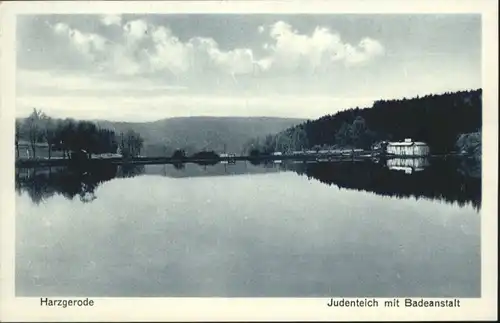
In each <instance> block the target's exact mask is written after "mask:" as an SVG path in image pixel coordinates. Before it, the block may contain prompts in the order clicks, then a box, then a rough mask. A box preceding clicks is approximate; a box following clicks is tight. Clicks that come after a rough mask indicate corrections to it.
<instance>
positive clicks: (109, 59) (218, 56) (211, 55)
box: [53, 16, 384, 77]
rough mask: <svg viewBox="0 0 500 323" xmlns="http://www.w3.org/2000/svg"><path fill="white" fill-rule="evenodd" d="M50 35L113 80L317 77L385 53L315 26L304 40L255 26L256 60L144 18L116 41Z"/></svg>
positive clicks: (373, 43)
mask: <svg viewBox="0 0 500 323" xmlns="http://www.w3.org/2000/svg"><path fill="white" fill-rule="evenodd" d="M101 22H102V23H103V24H104V25H107V26H110V25H118V26H121V23H122V19H121V17H120V16H103V17H102V18H101ZM53 31H54V33H55V34H57V35H59V36H63V37H65V38H66V39H67V40H68V41H69V42H70V44H71V45H72V46H73V47H74V48H75V49H76V50H77V51H78V52H79V53H80V54H82V55H83V56H84V57H85V58H86V59H87V60H88V61H89V62H91V63H93V64H94V65H95V66H96V67H97V69H98V70H100V71H106V72H110V73H114V74H117V75H141V74H148V73H153V74H154V73H168V74H169V75H174V76H175V77H180V76H182V75H200V74H205V75H206V74H210V73H216V74H226V75H232V76H234V75H250V74H253V75H255V74H256V73H258V74H259V75H265V74H266V73H268V74H269V73H272V72H273V71H277V72H291V73H293V72H296V71H309V72H315V71H318V70H320V69H321V68H322V67H325V66H328V65H332V64H335V63H338V62H344V63H345V64H346V65H356V64H363V63H366V62H369V61H370V60H372V59H374V58H376V57H377V56H380V55H382V54H383V53H384V47H383V46H382V44H380V43H379V42H378V41H377V40H374V39H370V38H364V39H362V40H361V41H360V42H359V43H358V44H357V45H356V46H353V45H351V44H348V43H344V42H343V41H342V40H341V38H340V36H339V35H338V34H337V33H335V32H332V31H330V30H329V29H327V28H324V27H319V26H318V27H316V29H315V30H314V31H313V33H312V34H310V35H307V34H301V33H299V32H298V31H297V30H295V29H294V28H293V27H292V26H291V25H290V24H288V23H286V22H284V21H278V22H276V23H274V24H272V25H270V26H259V27H258V31H259V33H261V34H264V36H267V38H268V39H267V40H266V42H265V43H264V44H263V45H262V48H263V50H264V52H263V53H261V55H260V56H259V57H257V56H256V54H255V52H254V50H252V49H251V48H243V47H241V48H230V49H225V50H223V49H221V48H220V47H219V44H218V43H217V41H215V40H214V39H213V38H207V37H192V38H190V39H187V40H185V41H181V40H180V39H179V38H178V37H177V36H176V35H174V34H173V32H172V31H171V30H170V29H169V28H168V26H161V25H155V24H151V23H148V22H147V21H145V20H143V19H136V20H132V21H128V22H126V23H125V24H123V26H122V28H121V34H120V36H119V37H118V38H117V39H115V40H113V41H111V40H109V39H106V38H104V37H103V36H100V35H97V34H93V33H85V32H82V31H79V30H77V29H74V28H71V27H70V26H68V25H67V24H64V23H57V24H55V25H54V26H53ZM265 33H267V34H265Z"/></svg>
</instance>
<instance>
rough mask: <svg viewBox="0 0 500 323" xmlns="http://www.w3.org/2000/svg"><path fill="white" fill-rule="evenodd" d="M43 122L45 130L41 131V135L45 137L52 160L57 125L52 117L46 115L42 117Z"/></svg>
mask: <svg viewBox="0 0 500 323" xmlns="http://www.w3.org/2000/svg"><path fill="white" fill-rule="evenodd" d="M41 121H42V122H41V124H42V126H43V128H42V129H41V134H42V136H43V139H44V140H45V142H46V143H47V146H48V152H49V159H50V158H51V157H52V145H53V144H54V142H55V139H56V123H55V122H54V120H53V119H52V118H51V117H48V116H45V115H44V116H42V119H41Z"/></svg>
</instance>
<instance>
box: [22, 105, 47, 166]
mask: <svg viewBox="0 0 500 323" xmlns="http://www.w3.org/2000/svg"><path fill="white" fill-rule="evenodd" d="M43 116H44V115H43V113H42V111H39V110H37V109H33V112H32V113H31V114H30V115H29V116H28V118H26V120H25V129H26V132H27V135H28V141H29V143H30V146H31V151H32V152H33V158H35V157H36V144H37V143H38V142H39V141H40V139H41V137H42V132H41V124H40V123H41V120H42V117H43Z"/></svg>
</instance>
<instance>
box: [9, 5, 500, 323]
mask: <svg viewBox="0 0 500 323" xmlns="http://www.w3.org/2000/svg"><path fill="white" fill-rule="evenodd" d="M118 12H120V13H480V14H482V24H483V34H482V46H483V48H482V53H483V56H482V64H483V65H482V67H483V68H482V72H483V74H482V81H483V82H482V83H483V87H482V88H483V166H482V170H483V180H482V198H483V201H482V208H481V209H482V210H481V221H482V222H481V230H482V236H481V239H482V240H481V244H482V257H481V259H482V298H480V299H461V304H462V306H461V307H460V308H455V309H453V308H444V309H443V308H440V309H432V308H427V309H425V308H424V309H405V308H404V307H402V308H383V307H379V308H375V309H374V308H336V309H332V308H329V307H327V306H326V303H327V301H328V299H326V298H304V299H299V298H255V299H252V298H234V299H224V298H205V299H203V298H93V299H94V301H95V303H96V305H94V306H93V307H91V308H83V309H82V308H64V309H63V308H50V307H40V306H39V302H40V298H19V297H18V298H16V297H14V254H15V253H14V241H15V239H14V233H15V226H14V223H15V217H14V189H13V188H14V176H13V174H14V148H13V145H12V143H13V142H14V138H13V134H14V115H15V113H14V109H15V66H16V64H15V16H16V15H17V14H24V13H101V14H102V13H118ZM0 19H1V20H0V21H1V30H0V32H1V47H0V50H1V52H0V54H1V56H0V59H1V61H0V63H1V64H0V71H1V74H0V90H1V91H0V99H1V100H0V102H1V109H0V119H1V126H0V147H1V151H2V153H1V155H0V156H1V158H0V160H1V161H0V163H1V164H0V179H1V184H0V185H1V186H0V187H1V191H0V193H1V195H0V207H1V215H2V217H1V226H0V228H1V233H2V234H1V242H2V249H1V257H2V258H1V262H0V264H1V298H0V306H1V307H0V320H2V321H10V320H16V321H75V320H79V321H106V320H108V321H111V320H113V321H117V320H121V321H131V320H141V321H157V320H161V321H169V320H183V321H184V320H185V321H192V320H203V321H210V320H234V321H242V320H245V321H260V320H317V321H325V320H327V321H336V320H383V321H390V320H415V319H416V320H485V319H496V318H497V317H496V313H497V297H496V296H497V287H498V283H497V282H498V281H497V278H498V276H497V266H498V262H497V254H498V252H497V237H498V232H497V225H498V223H497V221H498V218H497V216H498V212H497V210H498V209H497V207H498V205H497V187H498V184H497V183H498V182H497V181H498V173H497V168H498V159H497V158H498V150H497V149H498V60H497V58H498V3H497V1H496V0H470V1H465V0H463V1H457V0H455V1H452V0H431V1H429V0H417V1H413V0H406V1H400V0H364V1H362V0H346V1H344V0H339V1H301V2H299V1H237V2H236V1H232V2H228V1H224V2H220V1H219V2H215V1H202V2H201V1H200V2H195V1H187V2H174V1H172V2H170V1H168V2H158V1H156V2H146V1H136V2H118V1H116V2H114V1H111V2H107V1H103V2H97V1H85V2H84V1H81V2H76V1H75V2H49V1H46V2H34V1H33V2H32V1H29V2H7V3H5V2H4V3H1V4H0ZM465 45H466V44H465ZM381 300H382V299H381Z"/></svg>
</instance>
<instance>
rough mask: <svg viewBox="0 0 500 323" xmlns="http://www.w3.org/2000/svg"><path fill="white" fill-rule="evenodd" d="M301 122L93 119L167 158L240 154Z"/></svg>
mask: <svg viewBox="0 0 500 323" xmlns="http://www.w3.org/2000/svg"><path fill="white" fill-rule="evenodd" d="M304 121H305V120H304V119H294V118H277V117H178V118H168V119H162V120H158V121H154V122H111V121H102V120H95V121H94V122H95V123H96V124H98V125H99V126H100V127H105V128H109V129H113V130H115V131H116V133H117V135H119V134H120V132H125V131H127V130H128V129H132V130H134V131H137V132H139V133H140V134H141V136H142V137H143V138H144V146H145V147H144V151H143V154H144V155H149V156H153V155H163V154H167V155H170V154H171V153H172V152H173V151H174V150H175V149H177V148H182V149H185V150H186V152H187V153H188V154H191V153H193V152H196V151H200V150H203V149H205V150H215V151H217V152H223V151H224V150H225V151H227V152H233V153H240V152H241V151H242V147H243V145H244V143H245V142H247V141H248V140H249V139H251V138H254V137H257V136H261V135H264V134H274V133H278V132H280V131H283V130H284V129H286V128H289V127H291V126H294V125H297V124H300V123H302V122H304Z"/></svg>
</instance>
